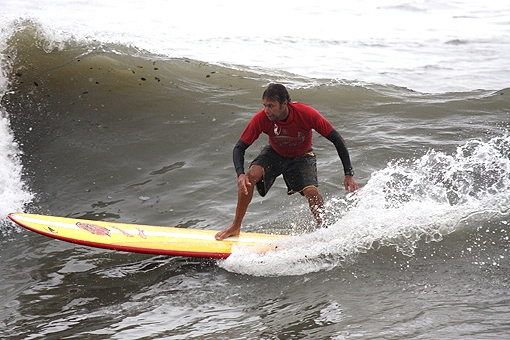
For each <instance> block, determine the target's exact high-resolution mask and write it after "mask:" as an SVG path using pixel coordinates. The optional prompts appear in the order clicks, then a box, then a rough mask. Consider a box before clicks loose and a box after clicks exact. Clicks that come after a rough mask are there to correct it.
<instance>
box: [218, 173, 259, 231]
mask: <svg viewBox="0 0 510 340" xmlns="http://www.w3.org/2000/svg"><path fill="white" fill-rule="evenodd" d="M262 175H263V169H262V167H261V166H260V165H252V166H251V167H250V169H249V170H248V173H247V174H246V176H248V179H249V181H250V185H248V186H247V189H248V193H245V192H244V191H243V190H241V188H239V189H238V193H237V207H236V215H235V217H234V223H232V225H231V226H230V227H228V228H226V229H224V230H222V231H220V232H218V233H217V234H216V236H215V238H216V239H217V240H218V241H221V240H223V239H226V238H227V237H230V236H237V235H239V233H240V232H241V224H242V222H243V218H244V215H245V214H246V210H248V205H249V204H250V202H251V200H252V198H253V190H254V188H255V184H256V183H257V182H258V181H260V180H261V179H262Z"/></svg>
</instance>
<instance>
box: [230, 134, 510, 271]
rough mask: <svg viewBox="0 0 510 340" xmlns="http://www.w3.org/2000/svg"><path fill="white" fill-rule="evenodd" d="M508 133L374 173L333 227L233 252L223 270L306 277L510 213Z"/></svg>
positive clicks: (407, 251) (406, 250) (406, 249)
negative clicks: (270, 248) (260, 250)
mask: <svg viewBox="0 0 510 340" xmlns="http://www.w3.org/2000/svg"><path fill="white" fill-rule="evenodd" d="M509 189H510V137H509V136H502V137H495V138H493V139H491V140H489V141H486V142H484V141H481V140H471V141H468V142H467V143H465V144H464V145H462V146H460V147H458V148H457V150H456V152H455V153H454V154H451V155H449V154H446V153H444V152H440V151H436V150H430V151H429V152H427V153H426V154H425V155H423V156H422V157H421V158H418V159H415V160H398V161H395V162H391V163H389V164H388V166H387V167H386V168H384V169H382V170H380V171H377V172H374V173H373V174H372V176H371V178H370V180H369V181H368V183H367V184H366V186H365V187H364V188H363V189H361V190H360V192H359V193H358V195H357V196H356V197H355V198H354V199H353V200H352V201H351V202H348V201H347V200H344V199H339V200H337V201H336V203H334V202H335V201H333V205H334V206H333V207H330V209H333V210H334V208H335V207H341V209H342V211H339V214H338V215H339V216H341V217H340V218H339V219H338V220H337V221H336V222H335V223H334V224H333V225H331V226H330V227H329V228H327V229H321V230H317V231H315V232H312V233H309V234H305V235H301V236H296V237H294V238H292V239H291V240H288V241H285V242H282V244H281V246H280V247H279V248H280V249H281V250H279V251H276V252H269V253H266V254H262V255H261V254H254V253H251V252H249V251H246V250H244V251H242V250H240V251H238V252H235V253H234V254H233V255H232V256H231V257H229V258H228V259H226V260H224V261H221V262H220V266H221V267H223V268H224V269H227V270H230V271H234V272H239V273H245V274H250V275H261V276H274V275H302V274H305V273H310V272H316V271H320V270H329V269H332V268H335V267H338V266H343V265H346V264H349V263H352V261H353V260H355V258H356V256H357V255H359V254H361V253H366V252H369V251H371V250H374V249H379V248H381V247H390V248H393V249H395V250H396V251H398V252H400V253H402V254H404V255H406V256H413V255H414V253H415V251H416V249H417V248H418V247H419V244H420V242H423V241H425V242H439V241H441V240H442V239H443V237H444V236H445V235H447V234H450V233H452V232H455V231H457V230H459V229H461V228H463V227H464V226H465V225H466V224H469V222H477V221H478V222H479V221H487V220H490V219H498V218H499V219H501V218H502V217H507V216H508V215H509V214H510V212H509V210H510V199H509V197H508V190H509Z"/></svg>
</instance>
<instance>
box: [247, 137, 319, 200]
mask: <svg viewBox="0 0 510 340" xmlns="http://www.w3.org/2000/svg"><path fill="white" fill-rule="evenodd" d="M251 165H259V166H261V167H262V169H263V175H262V180H260V181H259V182H257V184H256V187H257V191H258V193H259V194H260V196H262V197H264V196H265V195H266V194H267V192H268V191H269V189H271V187H272V186H273V184H274V181H275V179H276V178H277V177H278V176H280V175H283V179H284V181H285V184H287V194H288V195H292V194H294V193H296V192H299V193H301V195H302V194H303V190H304V189H306V188H308V187H317V186H318V181H317V161H316V158H315V154H314V153H313V151H312V149H310V150H309V151H308V152H307V153H306V154H304V155H303V156H301V157H297V158H286V157H283V156H280V155H279V154H277V153H276V151H274V149H273V148H272V147H271V146H270V145H266V146H265V147H264V148H263V149H262V151H261V152H260V154H259V155H258V156H257V157H256V158H255V159H254V160H253V162H251Z"/></svg>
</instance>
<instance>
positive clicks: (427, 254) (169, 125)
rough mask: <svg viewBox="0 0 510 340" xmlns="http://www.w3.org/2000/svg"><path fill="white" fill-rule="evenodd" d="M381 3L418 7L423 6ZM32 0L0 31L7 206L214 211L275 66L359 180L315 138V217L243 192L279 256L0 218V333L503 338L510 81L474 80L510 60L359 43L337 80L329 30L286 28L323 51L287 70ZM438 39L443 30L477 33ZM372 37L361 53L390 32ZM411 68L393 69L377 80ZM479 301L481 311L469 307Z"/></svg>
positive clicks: (149, 217) (188, 213) (198, 214)
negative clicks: (166, 246)
mask: <svg viewBox="0 0 510 340" xmlns="http://www.w3.org/2000/svg"><path fill="white" fill-rule="evenodd" d="M63 6H64V9H63V12H64V13H67V9H68V8H67V9H66V7H65V6H66V5H63ZM97 6H99V5H97ZM381 6H382V7H383V8H385V9H384V10H385V11H406V12H409V13H427V11H428V9H427V8H422V7H423V6H427V5H423V4H419V5H412V6H411V5H398V6H397V7H395V8H393V7H391V6H385V5H384V6H383V5H381ZM420 6H422V7H420ZM98 8H99V7H98ZM391 8H393V9H391ZM32 11H33V13H35V14H37V13H39V12H38V10H36V9H32ZM374 11H375V10H374ZM475 12H476V10H474V9H473V10H472V12H471V13H472V14H473V13H475ZM481 12H482V11H481V10H480V9H479V12H476V13H478V17H479V18H480V17H481V14H480V13H481ZM462 13H464V12H462ZM476 13H475V14H476ZM39 14H40V13H39ZM39 14H37V15H34V16H35V18H33V17H32V18H24V17H23V16H22V19H12V18H11V17H8V18H7V19H5V17H2V20H7V21H8V23H9V24H8V25H7V26H5V27H6V28H4V30H3V31H2V35H1V37H0V38H1V43H0V46H1V49H2V59H1V71H2V72H1V82H0V90H1V92H0V96H1V99H0V111H1V119H0V213H2V214H3V215H4V216H5V215H6V214H7V213H9V212H11V211H16V210H25V211H28V212H39V213H45V214H52V215H61V216H68V217H76V218H89V219H101V220H115V221H122V222H134V223H143V224H154V225H175V226H179V227H183V228H201V229H221V228H224V227H226V226H227V225H228V224H229V223H231V220H232V218H233V214H234V210H235V204H236V201H235V200H236V196H237V189H236V178H235V171H234V168H233V164H232V159H231V158H232V148H233V145H234V144H235V143H236V142H237V140H238V138H239V136H240V134H241V132H242V131H243V129H244V128H245V126H246V124H247V123H248V122H249V120H250V118H251V117H252V116H253V114H254V113H255V112H257V111H258V110H259V109H260V108H261V95H262V92H263V90H264V89H265V87H266V86H267V85H268V84H269V83H270V82H282V83H285V84H286V85H287V86H288V88H289V90H290V94H291V96H292V99H293V100H296V101H300V102H304V103H307V104H310V105H312V106H314V107H316V108H317V109H318V110H319V111H320V112H321V113H322V114H323V115H324V116H325V117H326V118H327V119H328V120H330V121H331V122H332V123H333V125H334V126H335V127H336V128H337V130H338V131H339V132H340V134H341V135H342V136H343V137H344V139H345V140H346V143H347V145H348V147H349V150H350V154H351V158H352V162H353V165H354V167H355V170H356V177H357V179H358V182H359V184H360V187H361V189H360V191H359V192H358V193H357V194H356V195H346V194H345V193H344V190H343V184H342V182H343V171H342V168H341V164H340V161H339V159H338V156H337V155H336V151H335V150H334V148H333V146H332V145H331V143H329V142H328V141H327V140H325V139H324V138H322V137H320V136H318V135H314V149H315V151H316V153H317V155H318V156H317V157H318V170H319V183H320V188H319V189H320V191H321V192H322V194H323V195H324V197H325V199H326V201H327V208H328V211H327V216H326V217H327V219H328V220H329V222H330V223H329V227H328V228H326V229H320V230H316V229H315V226H314V223H313V220H312V217H311V214H310V212H309V209H308V206H307V204H305V202H304V201H303V199H302V197H299V195H292V196H286V195H285V192H286V190H285V185H284V183H283V181H281V180H278V181H277V182H276V183H275V186H274V187H273V188H272V189H271V192H270V193H269V195H268V196H267V197H266V198H264V199H262V198H260V197H255V198H254V201H253V202H252V204H251V205H250V208H249V211H248V214H247V216H246V218H245V223H244V226H243V230H244V231H253V232H268V233H280V234H292V235H294V236H295V237H293V238H292V239H291V240H290V241H288V242H285V243H282V244H281V247H280V249H281V250H279V251H277V252H269V253H266V254H264V255H257V254H252V253H249V252H247V251H246V250H242V249H240V250H239V251H238V252H236V253H235V254H234V255H233V256H231V257H229V258H228V259H227V260H224V261H218V262H213V263H211V262H208V261H198V260H190V259H182V258H166V257H152V256H145V255H140V254H125V253H118V252H107V251H105V250H100V249H93V248H82V247H77V246H76V245H73V244H67V243H64V242H57V241H54V240H50V239H46V238H42V237H41V236H39V235H35V234H33V233H28V232H26V231H21V229H20V228H17V227H14V226H12V225H11V224H10V223H9V222H7V220H6V219H4V220H3V221H2V236H4V237H3V239H2V241H1V242H0V256H1V257H2V259H3V260H2V261H0V272H1V273H2V275H3V280H4V281H3V283H2V288H1V289H0V291H4V292H5V294H0V296H4V297H3V298H0V301H1V303H0V304H2V305H3V306H5V307H6V309H5V312H4V314H2V316H0V325H2V329H8V332H9V333H8V336H10V337H13V338H26V337H30V336H32V337H33V336H36V335H35V334H38V335H42V336H49V337H52V336H55V337H59V338H60V337H69V336H84V337H90V336H99V337H102V336H104V337H113V338H140V337H143V336H149V337H151V338H173V337H179V336H182V335H186V336H188V335H190V334H191V335H192V336H191V335H190V336H191V337H193V336H194V337H196V338H200V337H202V338H207V337H211V336H218V337H224V338H250V337H252V338H253V333H250V332H253V330H260V332H259V333H258V334H257V338H268V339H270V338H293V337H295V338H298V337H310V338H320V337H329V338H349V337H366V338H381V337H385V338H410V337H417V336H418V337H420V336H421V337H432V336H435V337H444V336H445V334H448V336H449V335H451V336H450V337H451V338H458V337H460V336H465V335H466V332H467V331H466V330H465V326H466V325H469V327H470V328H469V330H470V332H471V333H469V334H470V336H471V337H473V338H478V337H479V335H480V334H484V335H486V334H489V333H490V336H489V337H491V336H493V337H495V338H504V337H505V336H506V335H507V334H504V333H505V332H506V330H504V329H503V330H501V327H499V326H498V325H500V324H502V323H504V322H506V320H508V313H507V312H505V311H504V310H503V309H504V308H503V307H501V306H505V303H506V301H505V298H506V292H507V290H508V280H507V277H508V272H507V268H508V260H507V258H508V254H507V249H508V242H509V236H508V223H509V217H510V216H509V215H510V213H509V208H510V202H509V198H508V192H509V189H510V188H509V186H510V155H509V150H510V136H509V134H508V130H509V119H508V118H509V114H510V89H509V88H508V86H507V85H501V84H502V83H503V81H500V80H496V81H493V82H491V81H490V79H496V78H497V79H499V78H498V77H493V76H494V74H496V73H498V72H496V71H495V70H496V69H499V71H500V72H499V76H501V77H503V76H504V75H505V74H507V72H508V70H509V69H510V68H504V67H502V66H501V63H503V62H504V61H502V62H501V63H500V62H499V61H498V63H500V64H498V63H496V65H495V66H494V68H493V69H490V70H489V72H488V73H487V74H491V75H492V76H488V77H486V78H484V79H482V80H477V79H478V78H477V75H473V84H481V85H480V86H478V85H473V84H470V85H468V86H467V85H466V86H464V85H465V84H461V85H459V86H458V87H457V86H451V84H452V83H455V81H452V82H448V81H445V83H444V84H442V85H441V84H440V83H441V82H440V81H437V79H439V78H437V77H439V74H441V73H442V71H444V69H443V67H446V68H448V67H449V66H444V64H441V65H442V66H441V67H442V68H440V69H439V71H437V72H436V71H431V73H430V74H427V75H433V76H434V77H436V78H434V77H431V78H429V79H427V80H423V79H421V80H418V79H419V77H418V76H417V75H419V74H420V73H421V72H425V71H424V70H425V69H427V67H421V66H420V67H416V68H411V69H410V70H409V73H407V72H403V68H405V67H403V68H402V67H401V68H399V67H396V66H395V67H394V68H391V70H389V69H386V71H388V72H389V74H390V76H388V77H385V76H384V75H383V73H384V72H385V71H384V68H383V69H379V70H380V71H381V72H379V73H377V74H378V76H373V78H372V77H370V76H368V75H367V74H369V73H371V72H372V71H373V70H374V68H373V64H371V63H369V62H366V61H365V62H363V59H360V60H361V61H360V65H361V66H360V65H358V66H357V67H356V68H351V69H349V67H347V71H348V72H346V73H345V76H344V74H343V73H342V74H341V75H339V74H336V75H335V76H333V75H332V74H333V73H335V72H336V73H339V72H338V70H336V71H331V72H329V73H328V72H326V71H324V70H325V69H326V67H325V66H324V65H332V63H333V62H332V60H333V59H334V57H332V55H334V53H331V54H327V53H326V52H324V51H326V50H328V48H332V44H334V41H336V42H337V43H336V44H337V45H338V46H345V44H343V42H342V40H338V39H337V38H335V37H330V38H328V39H326V41H325V42H323V43H320V42H317V40H315V37H314V36H309V37H303V38H301V40H296V41H297V42H296V43H295V44H296V45H299V46H300V47H296V50H294V52H295V53H294V54H296V55H298V54H299V53H298V52H300V50H299V49H300V48H304V47H302V46H301V45H300V44H301V43H302V42H303V41H305V40H306V41H308V43H309V44H312V42H313V41H315V43H317V44H319V45H321V46H320V48H321V50H320V51H321V53H324V54H323V59H327V60H328V62H327V63H320V62H317V64H316V66H317V67H316V69H315V71H314V70H313V69H312V68H310V70H309V71H307V70H304V71H303V72H296V66H295V65H297V64H299V63H300V62H301V61H303V60H301V61H299V60H297V59H289V60H290V61H289V65H290V66H289V67H288V68H287V67H284V66H282V65H284V64H286V59H285V55H283V57H281V58H276V57H274V59H279V60H278V63H276V62H275V64H271V63H270V62H267V65H266V60H260V62H259V63H257V62H255V61H254V60H253V59H254V58H255V57H253V59H251V60H248V59H243V58H242V56H244V55H245V54H249V53H248V52H247V51H246V50H245V51H242V53H241V52H239V53H240V54H241V55H242V56H241V57H239V59H238V60H237V61H236V60H235V56H231V58H232V59H231V60H227V59H225V58H223V57H220V56H217V58H216V57H214V56H212V57H211V56H210V55H209V54H207V53H204V54H203V55H202V57H200V53H199V48H198V47H203V46H205V45H207V44H213V46H217V45H214V44H215V43H217V40H214V39H212V38H211V39H212V40H203V39H202V40H201V39H198V38H197V36H195V35H193V34H192V33H190V35H188V36H187V37H188V38H189V39H190V44H189V45H187V46H192V47H189V48H190V50H192V51H191V52H190V51H185V50H184V49H183V47H182V46H183V45H184V44H183V45H175V46H174V47H175V49H174V50H171V48H170V47H169V45H168V43H165V44H163V42H162V40H164V39H162V38H161V37H159V36H155V37H154V38H153V40H150V39H149V40H144V39H146V38H147V34H146V30H142V33H140V35H139V36H136V35H135V36H131V35H130V34H125V35H120V34H119V33H118V32H117V31H115V30H116V29H117V30H121V29H120V28H119V27H121V26H122V27H125V26H123V25H121V24H119V23H117V25H118V26H115V25H116V24H115V23H114V22H113V21H112V23H108V24H105V27H104V28H103V29H101V28H100V27H99V26H98V27H99V28H96V29H97V30H98V32H96V33H97V34H96V36H95V35H94V31H93V30H92V28H91V26H87V25H86V24H84V21H85V20H84V19H81V21H80V20H78V21H76V22H77V25H76V26H77V28H76V29H75V30H74V31H73V30H72V29H71V28H70V26H71V25H70V23H68V22H67V21H65V20H63V19H62V20H61V19H55V23H54V24H52V23H50V20H49V19H48V18H46V17H45V16H44V15H43V14H44V13H43V14H41V15H39ZM76 15H77V14H76ZM417 15H418V16H419V15H420V14H417ZM487 15H488V14H487ZM78 19H79V18H78ZM365 19H366V18H365ZM91 20H92V19H91ZM94 20H97V19H93V20H92V21H94ZM473 20H474V19H473ZM156 21H157V20H156ZM493 21H498V22H499V21H501V19H500V18H499V19H496V18H495V17H494V18H493ZM493 21H491V22H492V23H493V24H494V22H493ZM158 22H159V21H158ZM52 25H53V26H52ZM65 25H67V26H65ZM112 27H113V28H115V29H113V28H112ZM63 28H67V29H68V30H65V29H63ZM144 32H145V33H144ZM236 36H237V35H236ZM454 36H455V34H452V36H451V37H449V40H448V41H449V42H448V43H447V44H446V45H447V46H448V47H449V48H452V49H456V48H458V47H460V48H462V49H463V48H464V47H465V48H466V50H468V49H469V46H471V47H473V46H475V45H476V46H480V45H477V44H479V43H480V41H478V40H476V39H475V40H476V41H475V42H473V41H466V42H465V41H463V40H455V39H453V37H454ZM94 37H95V38H96V39H94ZM165 37H166V36H165ZM131 38H132V39H133V41H132V42H130V41H128V40H129V39H131ZM265 38H267V37H265ZM265 38H264V39H265ZM450 38H452V39H453V40H452V39H450ZM182 39H184V38H182ZM236 39H237V38H235V37H233V36H230V37H225V38H224V40H225V41H228V44H227V45H225V46H231V45H235V44H238V47H239V46H241V47H243V48H246V49H247V48H248V47H247V46H251V43H253V42H258V43H260V45H255V47H256V49H261V48H262V47H261V46H266V47H267V46H271V44H280V45H279V48H283V47H285V46H286V47H287V48H291V47H292V46H295V45H293V44H294V43H293V41H294V40H293V38H292V37H286V38H282V37H276V38H274V39H276V40H271V39H265V40H264V39H262V38H261V39H259V38H256V37H250V36H248V37H246V41H245V42H244V43H243V44H241V43H240V42H239V39H240V38H239V39H238V40H236ZM335 39H337V40H335ZM432 40H433V39H432ZM142 41H145V43H142ZM169 41H172V40H171V39H170V40H169ZM197 41H199V42H200V43H198V42H197ZM275 41H276V42H275ZM160 42H161V43H162V44H163V45H161V46H158V44H159V43H160ZM174 42H175V41H174ZM195 43H196V44H195ZM358 43H359V41H358ZM144 44H145V45H144ZM201 44H202V45H201ZM282 44H283V45H282ZM352 44H353V45H349V46H354V45H355V43H352ZM480 44H481V43H480ZM487 44H488V45H487V46H489V47H488V49H489V50H491V49H492V47H491V46H492V45H491V44H490V43H487ZM220 45H221V44H220ZM373 45H375V44H373ZM383 45H384V44H383ZM197 46H198V47H197ZM221 46H223V45H221ZM282 46H283V47H282ZM289 46H290V47H289ZM338 46H337V47H338ZM385 46H386V47H379V49H377V51H378V52H380V51H383V50H384V48H389V49H392V48H393V47H394V45H391V44H390V47H388V46H387V45H385ZM413 46H414V45H413ZM427 46H428V45H427ZM442 46H444V45H442ZM501 46H503V47H502V49H503V50H504V49H505V48H506V47H505V46H506V45H505V44H502V45H501ZM308 47H310V45H308ZM338 48H340V47H338ZM371 48H376V47H375V46H372V47H371ZM414 48H415V49H419V48H418V47H416V46H415V47H414ZM429 48H430V46H429ZM226 51H230V50H229V49H228V48H227V49H226ZM364 51H367V50H366V49H365V50H364ZM232 53H233V52H232ZM449 53H450V52H449ZM466 53H467V52H466ZM219 54H220V52H218V55H219ZM466 55H467V54H464V55H463V58H466ZM326 56H328V57H326ZM365 57H366V55H365ZM261 58H262V57H261ZM319 59H320V58H319ZM418 59H420V58H418ZM420 60H421V62H420V63H421V64H423V63H425V58H421V59H420ZM505 60H506V59H505ZM454 63H455V62H453V61H452V62H451V63H450V64H449V65H450V66H451V65H452V64H454ZM396 64H398V63H396V62H394V63H393V65H396ZM403 64H405V63H403ZM468 64H469V63H468ZM482 64H483V65H485V63H482ZM261 65H262V66H261ZM264 65H265V66H264ZM469 65H471V64H469ZM498 65H499V66H498ZM280 66H281V67H280ZM422 66H423V65H422ZM365 67H366V70H365V71H363V72H361V73H360V74H359V75H360V76H359V77H357V76H352V75H353V74H354V73H355V70H357V69H363V68H365ZM392 67H393V66H392ZM459 68H461V67H459ZM430 69H432V70H438V69H436V68H435V67H434V66H431V67H430ZM317 70H318V71H317ZM383 71H384V72H383ZM349 72H351V73H350V74H351V76H349ZM465 72H466V73H464V74H463V75H462V77H461V78H463V77H465V78H463V79H468V78H469V77H467V73H469V72H468V71H465ZM476 72H478V71H476ZM480 72H482V71H480ZM407 75H409V76H410V78H412V80H411V81H409V83H405V82H404V83H403V84H399V83H400V82H399V81H388V80H391V79H394V80H395V79H405V78H406V77H407ZM450 76H452V77H453V78H455V77H457V76H459V74H458V73H456V72H452V73H448V77H450ZM448 77H446V78H448ZM453 78H449V79H450V80H451V79H453ZM475 78H477V79H475ZM482 78H483V77H482ZM506 78H507V79H510V78H508V77H506ZM434 81H437V87H436V84H435V83H434ZM478 81H479V83H477V82H478ZM392 84H393V85H392ZM411 84H415V85H416V86H411ZM494 84H498V85H494ZM408 85H409V86H408ZM496 86H499V87H496ZM433 87H436V89H439V90H438V91H429V89H430V88H433ZM453 87H455V89H453ZM466 87H467V89H466ZM266 143H267V141H266V139H265V137H261V138H260V139H259V140H258V141H257V142H256V144H254V145H253V146H251V147H250V148H249V149H248V151H247V157H246V158H247V161H249V160H251V159H253V157H255V156H256V154H257V153H258V150H259V148H260V147H262V146H264V145H265V144H266ZM13 231H15V232H13ZM20 283H21V284H20ZM197 287H200V290H199V292H197ZM431 296H432V297H433V299H429V297H431ZM423 297H426V299H424V298H423ZM1 299H3V300H1ZM367 306H371V308H368V307H367ZM487 306H489V307H487ZM372 307H373V308H372ZM491 308H493V309H491ZM397 309H398V310H401V311H402V312H401V313H395V310H397ZM488 309H491V310H490V312H491V313H493V314H494V315H492V316H493V318H491V321H490V324H487V323H486V322H488V321H484V322H479V320H487V318H486V314H487V312H488ZM494 310H498V311H500V312H499V313H495V312H494ZM416 311H420V312H416ZM459 313H460V314H459ZM227 314H228V315H227ZM269 315H271V316H273V315H274V316H276V317H275V318H268V317H267V316H269ZM409 315H412V317H411V318H409V317H408V316H409ZM169 316H171V317H169ZM169 319H170V321H169ZM268 319H271V320H268ZM76 320H81V321H80V322H77V321H76ZM218 320H221V326H218ZM477 320H478V321H477ZM367 321H368V322H367ZM4 325H5V327H3V326H4ZM204 325H205V326H204ZM430 325H433V326H430ZM218 327H219V328H221V329H219V328H218ZM411 329H412V331H413V332H414V333H412V334H410V331H409V330H411ZM491 332H492V333H491ZM71 334H72V335H71ZM417 334H419V335H417ZM482 337H483V336H482Z"/></svg>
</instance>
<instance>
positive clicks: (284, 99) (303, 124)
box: [215, 84, 358, 240]
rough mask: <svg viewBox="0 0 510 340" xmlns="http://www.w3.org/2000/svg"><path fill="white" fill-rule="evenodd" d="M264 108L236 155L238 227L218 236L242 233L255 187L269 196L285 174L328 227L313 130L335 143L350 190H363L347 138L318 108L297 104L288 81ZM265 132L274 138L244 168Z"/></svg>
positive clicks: (267, 97) (274, 89)
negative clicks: (249, 151)
mask: <svg viewBox="0 0 510 340" xmlns="http://www.w3.org/2000/svg"><path fill="white" fill-rule="evenodd" d="M262 104H263V105H264V108H263V109H262V110H260V111H259V112H258V113H257V114H256V115H255V116H254V117H253V118H252V119H251V121H250V123H249V124H248V126H247V127H246V129H245V130H244V132H243V133H242V134H241V137H240V139H239V141H238V142H237V144H236V145H235V146H234V152H233V159H234V166H235V170H236V173H237V186H238V197H237V208H236V213H235V217H234V222H233V223H232V225H231V226H230V227H228V228H226V229H224V230H222V231H220V232H218V233H217V234H216V236H215V237H216V239H217V240H223V239H225V238H227V237H229V236H236V235H239V233H240V231H241V223H242V220H243V218H244V215H245V214H246V210H247V209H248V205H249V204H250V202H251V200H252V198H253V191H254V189H255V187H256V188H257V191H258V193H259V194H260V195H261V196H262V197H264V196H265V195H266V194H267V192H268V191H269V189H270V188H271V186H272V185H273V183H274V181H275V179H276V178H277V177H278V176H280V175H283V179H284V180H285V183H286V185H287V189H288V191H287V193H288V194H289V195H290V194H293V193H296V192H299V193H300V194H301V195H303V196H304V197H306V198H307V199H308V203H309V205H310V210H311V212H312V214H313V216H314V217H315V220H316V222H317V225H318V226H322V225H323V214H324V200H323V198H322V196H321V195H320V193H319V191H318V190H317V186H318V181H317V165H316V158H315V154H314V152H313V150H312V129H313V130H315V131H317V132H318V133H320V134H321V135H322V136H324V137H326V138H327V139H328V140H329V141H331V142H332V143H333V144H334V145H335V147H336V150H337V152H338V155H339V157H340V160H341V161H342V164H343V168H344V174H345V178H344V186H345V189H346V190H347V191H349V192H354V191H356V190H358V184H357V183H356V180H355V179H354V170H353V168H352V165H351V161H350V157H349V152H348V151H347V147H346V146H345V143H344V140H343V138H342V137H341V136H340V134H339V133H338V132H337V131H336V130H335V129H334V128H333V125H331V123H330V122H329V121H328V120H326V118H324V117H323V116H322V115H321V114H320V113H319V112H318V111H317V110H316V109H314V108H313V107H311V106H308V105H305V104H303V103H299V102H291V99H290V95H289V92H288V91H287V88H286V87H285V86H284V85H281V84H270V85H269V86H268V88H267V89H266V90H265V91H264V93H263V95H262ZM262 132H264V133H266V134H267V135H268V136H269V145H266V146H265V147H264V148H263V149H262V151H261V152H260V154H259V155H258V156H257V157H256V158H255V159H254V160H253V162H252V163H251V165H250V168H249V169H248V172H247V173H245V171H244V155H245V152H246V149H247V148H248V147H249V146H250V145H251V144H253V142H255V140H257V139H258V138H259V136H260V135H261V133H262Z"/></svg>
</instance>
